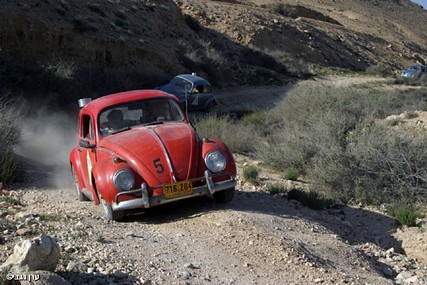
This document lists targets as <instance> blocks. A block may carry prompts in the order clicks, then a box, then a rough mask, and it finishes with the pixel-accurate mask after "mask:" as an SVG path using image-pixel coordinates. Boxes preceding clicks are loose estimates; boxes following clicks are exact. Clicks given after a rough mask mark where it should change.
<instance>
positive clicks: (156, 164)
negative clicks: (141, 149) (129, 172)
mask: <svg viewBox="0 0 427 285" xmlns="http://www.w3.org/2000/svg"><path fill="white" fill-rule="evenodd" d="M159 161H160V158H156V159H154V160H153V165H154V168H156V169H157V170H156V171H157V173H158V174H162V173H163V172H165V168H164V166H163V164H161V163H159Z"/></svg>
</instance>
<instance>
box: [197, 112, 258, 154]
mask: <svg viewBox="0 0 427 285" xmlns="http://www.w3.org/2000/svg"><path fill="white" fill-rule="evenodd" d="M195 127H196V129H197V132H198V133H199V134H200V135H201V136H202V137H208V138H216V139H219V140H221V141H223V142H224V143H226V144H227V146H228V147H229V148H230V150H231V151H232V152H236V153H251V152H253V151H254V150H255V149H256V147H257V143H258V141H259V139H258V135H257V133H256V132H255V130H254V129H253V128H252V127H251V126H245V125H243V124H242V123H241V122H239V121H236V120H233V119H231V118H230V117H228V116H223V117H219V116H217V115H216V114H211V115H208V116H205V117H203V118H201V119H199V120H198V121H197V122H196V123H195Z"/></svg>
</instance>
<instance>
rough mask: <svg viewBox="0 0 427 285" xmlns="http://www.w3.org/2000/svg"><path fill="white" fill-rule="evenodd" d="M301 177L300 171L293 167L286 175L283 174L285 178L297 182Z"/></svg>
mask: <svg viewBox="0 0 427 285" xmlns="http://www.w3.org/2000/svg"><path fill="white" fill-rule="evenodd" d="M299 176H300V174H299V171H298V169H296V168H293V167H291V168H288V169H286V171H285V173H283V178H284V179H287V180H293V181H297V180H298V177H299Z"/></svg>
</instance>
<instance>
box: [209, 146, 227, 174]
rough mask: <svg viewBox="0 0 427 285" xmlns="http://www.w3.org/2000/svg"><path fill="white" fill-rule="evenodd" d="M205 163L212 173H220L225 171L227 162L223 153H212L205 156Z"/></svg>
mask: <svg viewBox="0 0 427 285" xmlns="http://www.w3.org/2000/svg"><path fill="white" fill-rule="evenodd" d="M205 163H206V166H207V167H208V169H209V170H210V171H212V172H220V171H223V170H224V168H225V165H226V164H227V160H226V159H225V156H224V155H223V154H222V153H221V152H219V151H211V152H209V153H208V154H207V155H206V156H205Z"/></svg>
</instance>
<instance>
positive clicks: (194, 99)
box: [157, 73, 217, 111]
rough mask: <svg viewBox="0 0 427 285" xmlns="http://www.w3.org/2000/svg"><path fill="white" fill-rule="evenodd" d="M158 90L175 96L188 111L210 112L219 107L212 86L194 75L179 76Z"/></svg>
mask: <svg viewBox="0 0 427 285" xmlns="http://www.w3.org/2000/svg"><path fill="white" fill-rule="evenodd" d="M157 89H160V90H162V91H164V92H167V93H169V94H172V95H175V96H176V97H177V98H178V100H179V101H180V102H181V104H182V105H183V106H184V107H187V108H188V110H205V111H209V110H211V109H212V108H213V107H214V106H215V105H217V101H216V98H215V96H214V95H213V94H212V87H211V84H210V83H209V82H208V81H207V80H206V79H204V78H202V77H199V76H197V75H196V74H194V73H193V74H180V75H177V76H175V77H174V78H172V80H171V81H170V82H169V83H168V84H166V85H163V86H160V87H158V88H157Z"/></svg>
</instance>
